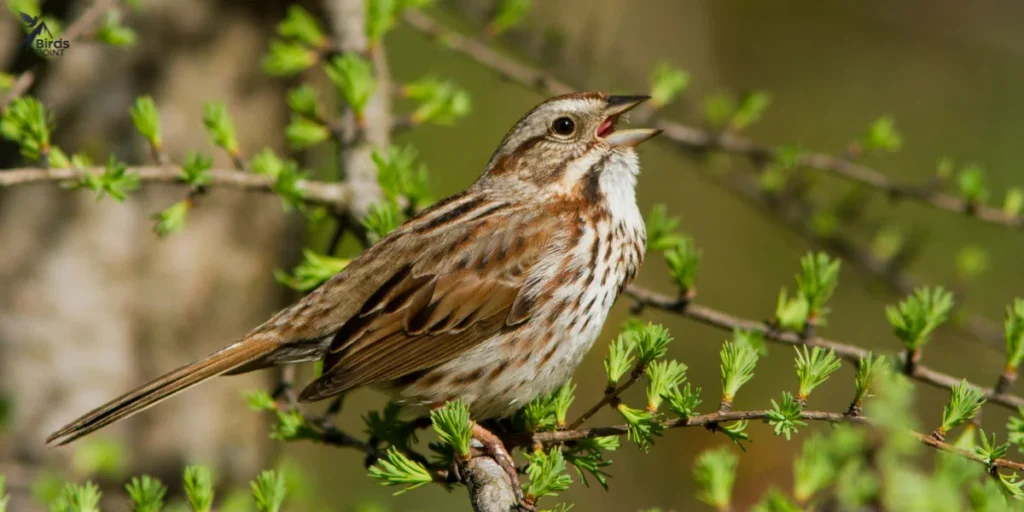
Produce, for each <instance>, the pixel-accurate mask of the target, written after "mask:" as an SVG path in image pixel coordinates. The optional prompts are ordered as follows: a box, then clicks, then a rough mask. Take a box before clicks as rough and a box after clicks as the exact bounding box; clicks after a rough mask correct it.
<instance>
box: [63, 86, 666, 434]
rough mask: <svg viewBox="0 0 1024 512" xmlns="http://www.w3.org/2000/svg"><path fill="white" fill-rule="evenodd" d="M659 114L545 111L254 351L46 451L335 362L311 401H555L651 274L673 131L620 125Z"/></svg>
mask: <svg viewBox="0 0 1024 512" xmlns="http://www.w3.org/2000/svg"><path fill="white" fill-rule="evenodd" d="M646 99H647V97H646V96H608V95H606V94H603V93H596V92H588V93H577V94H569V95H565V96H560V97H557V98H553V99H550V100H548V101H546V102H544V103H542V104H540V105H539V106H537V107H536V108H534V109H533V110H531V111H530V112H529V113H527V114H526V115H525V116H523V118H522V119H520V120H519V122H517V123H516V125H515V126H514V127H513V128H512V129H511V130H510V131H509V132H508V134H507V135H506V136H505V138H504V140H502V142H501V144H500V145H499V146H498V149H497V151H496V152H495V153H494V155H493V156H492V157H491V160H490V162H489V163H488V164H487V168H486V170H485V171H484V173H483V174H482V175H481V176H480V177H479V178H478V179H477V181H476V182H475V183H473V185H472V186H470V187H469V189H467V190H466V191H465V192H462V193H460V194H456V195H454V196H452V197H449V198H448V199H445V200H444V201H441V202H440V203H438V204H436V205H434V206H432V207H431V208H429V209H427V210H426V211H424V212H422V213H421V214H419V215H418V216H416V217H415V218H413V219H412V220H410V221H408V222H407V223H405V224H404V225H402V226H401V227H399V228H398V229H396V230H395V231H394V232H392V233H391V234H389V235H388V236H386V237H384V238H383V239H382V240H381V241H380V242H378V243H377V244H375V245H373V246H372V247H370V248H369V249H367V250H366V251H365V252H364V253H363V254H362V255H361V256H359V257H358V258H356V259H355V260H353V261H352V262H351V263H350V264H349V266H348V267H347V268H345V270H343V271H342V272H341V273H339V274H337V275H335V276H334V277H332V278H331V279H330V280H328V281H327V282H326V283H324V284H323V285H322V286H321V287H319V288H317V289H316V290H314V291H313V292H312V293H310V294H309V295H307V296H306V297H304V298H303V299H302V300H300V301H298V302H297V303H295V304H294V305H292V306H290V307H288V308H286V309H284V310H283V311H281V312H279V313H278V314H277V315H275V316H274V317H273V318H271V319H270V320H268V321H267V322H266V323H264V324H263V325H261V326H259V327H258V328H256V329H255V330H253V331H252V332H251V333H249V334H248V335H246V336H245V338H243V339H242V340H241V341H239V342H237V343H234V344H232V345H230V346H228V347H226V348H224V349H222V350H220V351H219V352H216V353H214V354H211V355H209V356H207V357H205V358H203V359H200V360H199V361H197V362H195V363H193V364H190V365H187V366H183V367H181V368H178V369H177V370H174V371H172V372H170V373H168V374H166V375H164V376H162V377H160V378H158V379H156V380H154V381H153V382H150V383H149V384H146V385H144V386H142V387H140V388H138V389H136V390H134V391H131V392H129V393H127V394H125V395H123V396H121V397H119V398H117V399H115V400H113V401H111V402H109V403H107V404H104V405H102V406H100V407H99V408H97V409H95V410H93V411H92V412H89V413H88V414H86V415H84V416H82V417H81V418H79V419H77V420H75V421H73V422H72V423H70V424H68V425H67V426H65V427H64V428H61V429H60V430H59V431H57V432H55V433H54V434H52V435H51V436H50V437H49V438H48V440H47V441H48V442H57V443H58V444H65V443H68V442H71V441H73V440H75V439H77V438H79V437H81V436H83V435H86V434H88V433H90V432H93V431H95V430H97V429H99V428H102V427H104V426H106V425H109V424H110V423H113V422H115V421H118V420H120V419H123V418H126V417H128V416H130V415H132V414H135V413H137V412H139V411H141V410H143V409H145V408H147V407H150V406H152V405H154V404H156V403H158V402H160V401H161V400H164V399H165V398H167V397H169V396H171V395H174V394H176V393H178V392H180V391H183V390H184V389H186V388H189V387H191V386H194V385H196V384H199V383H200V382H203V381H205V380H207V379H209V378H211V377H215V376H218V375H222V374H228V373H242V372H246V371H251V370H255V369H259V368H264V367H268V366H272V365H277V364H286V363H296V362H303V361H311V360H317V359H321V358H322V359H323V361H324V366H323V368H324V370H323V375H322V376H321V377H320V378H318V379H317V380H316V381H314V382H313V383H311V384H309V386H307V387H306V388H305V390H303V391H302V393H301V395H300V399H301V400H303V401H313V400H320V399H323V398H326V397H330V396H333V395H337V394H339V393H342V392H344V391H346V390H349V389H352V388H355V387H359V386H363V385H366V384H382V385H384V386H386V387H387V388H389V389H390V390H392V391H393V392H394V393H395V395H396V397H397V398H398V399H400V400H402V401H403V402H405V403H407V404H417V405H426V406H431V405H436V404H441V403H443V402H444V401H446V400H452V399H462V400H464V401H465V402H466V403H468V404H470V407H471V412H472V415H473V417H474V419H477V420H480V419H486V418H493V417H500V416H503V415H507V414H509V413H511V412H513V411H514V410H516V409H517V408H519V407H521V406H522V405H524V404H525V403H527V402H528V401H530V400H531V399H533V398H535V397H537V396H538V395H541V394H543V393H547V392H550V391H552V390H553V389H554V388H556V387H557V386H559V385H560V384H561V383H562V382H564V381H565V380H566V379H567V378H568V377H569V376H570V375H571V373H572V372H573V370H574V369H575V368H576V366H577V365H578V364H579V363H580V360H581V359H582V358H583V356H584V354H586V353H587V351H588V350H589V349H590V347H591V345H592V344H593V342H594V340H595V338H596V337H597V336H598V334H599V333H600V331H601V327H602V324H603V323H604V320H605V316H606V315H607V313H608V310H609V308H611V306H612V303H613V302H614V300H615V299H616V297H617V296H618V295H619V293H621V291H622V289H623V287H624V286H625V285H626V284H627V283H628V282H629V281H630V280H631V279H632V278H633V276H634V275H635V274H636V271H637V267H638V266H639V265H640V263H641V261H642V260H643V254H644V247H645V237H646V235H645V232H644V224H643V219H642V217H641V215H640V212H639V210H638V209H637V205H636V198H635V193H634V187H635V184H636V176H637V174H638V173H639V170H640V167H639V162H638V158H637V155H636V153H635V151H634V150H633V146H635V145H637V144H639V143H641V142H643V141H645V140H647V139H649V138H651V137H653V136H655V135H657V134H658V133H659V130H653V129H632V130H621V131H616V130H615V123H616V121H617V120H618V118H619V116H620V115H622V114H623V113H625V112H626V111H628V110H630V109H631V108H633V107H635V106H637V105H638V104H640V103H641V102H643V101H644V100H646ZM475 433H476V434H477V435H478V436H480V437H486V436H487V432H486V431H483V430H482V429H476V430H475ZM491 441H493V439H492V440H491Z"/></svg>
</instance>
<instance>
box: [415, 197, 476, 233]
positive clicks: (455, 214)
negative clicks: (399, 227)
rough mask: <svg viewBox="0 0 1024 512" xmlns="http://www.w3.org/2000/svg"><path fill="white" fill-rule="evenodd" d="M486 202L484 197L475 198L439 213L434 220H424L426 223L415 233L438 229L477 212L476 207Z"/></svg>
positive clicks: (417, 228) (418, 227) (416, 229)
mask: <svg viewBox="0 0 1024 512" xmlns="http://www.w3.org/2000/svg"><path fill="white" fill-rule="evenodd" d="M485 201H487V199H485V198H483V197H474V198H473V199H470V200H469V201H466V202H465V203H463V204H460V205H458V206H455V207H454V208H452V209H451V210H448V211H446V212H444V213H439V214H438V215H437V216H436V217H434V218H432V219H429V220H428V219H426V218H424V219H423V220H424V222H426V223H425V224H423V225H421V226H416V228H415V229H414V230H413V231H414V232H415V233H425V232H427V231H432V230H434V229H437V228H439V227H441V226H444V225H445V224H448V223H450V222H453V221H455V220H456V219H458V218H460V217H462V216H463V215H466V214H468V213H469V212H471V211H473V210H475V209H476V207H478V206H480V205H481V204H483V203H484V202H485Z"/></svg>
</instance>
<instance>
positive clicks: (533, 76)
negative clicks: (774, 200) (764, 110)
mask: <svg viewBox="0 0 1024 512" xmlns="http://www.w3.org/2000/svg"><path fill="white" fill-rule="evenodd" d="M404 18H405V21H406V22H407V23H408V24H409V25H411V26H412V27H414V28H415V29H417V30H419V31H420V32H423V33H424V34H426V35H428V36H431V37H434V38H436V39H438V40H440V41H441V42H442V46H443V47H446V48H448V49H450V50H452V51H455V52H457V53H461V54H463V55H465V56H467V57H470V58H471V59H473V60H475V61H476V62H478V63H479V64H483V65H484V66H487V67H489V68H491V69H493V70H495V71H497V72H498V73H500V74H501V76H503V77H504V78H507V79H509V80H512V81H514V82H517V83H519V84H522V85H525V86H527V87H531V88H533V89H536V90H539V91H541V92H543V93H545V94H547V95H559V94H565V93H568V92H572V91H573V90H574V88H573V87H572V86H570V85H569V84H567V83H565V82H562V81H561V80H558V79H557V78H555V77H554V76H553V75H551V74H549V73H546V72H543V71H540V70H537V69H535V68H532V67H530V66H527V65H524V64H522V63H520V62H517V61H516V60H514V59H512V58H510V57H507V56H505V55H502V54H500V53H499V52H498V51H496V50H494V49H492V48H490V47H489V46H488V45H487V44H486V43H483V42H481V41H478V40H476V39H473V38H470V37H466V36H463V35H462V34H459V33H457V32H455V31H453V30H450V29H448V28H447V27H445V26H444V25H443V24H441V23H439V22H437V21H436V20H435V19H433V18H432V17H430V16H429V15H427V14H425V13H423V12H421V11H417V10H415V9H408V10H406V12H405V15H404ZM637 110H638V112H637V115H639V116H652V115H654V114H655V111H654V110H653V109H651V108H649V107H640V108H639V109H637ZM654 125H655V127H657V128H661V129H662V130H664V133H662V136H661V137H660V139H661V140H667V141H670V142H672V143H673V144H675V145H677V146H678V147H680V148H683V149H686V150H688V151H691V152H697V153H704V152H707V151H709V150H719V151H724V152H726V153H731V154H734V155H739V156H743V157H746V158H748V159H749V160H751V161H754V162H758V163H764V162H773V161H775V160H777V159H778V155H779V148H776V147H773V146H768V145H765V144H760V143H757V142H754V141H752V140H750V139H747V138H745V137H743V136H741V135H737V134H735V133H729V132H723V133H714V132H710V131H707V130H702V129H700V128H694V127H691V126H686V125H684V124H682V123H677V122H674V121H670V120H667V119H655V120H654ZM797 166H798V167H801V168H806V169H808V170H812V171H820V172H824V173H827V174H831V175H833V176H836V177H839V178H842V179H844V180H847V181H850V182H853V183H859V184H862V185H866V186H869V187H871V188H873V189H876V190H878V191H880V192H883V193H885V195H887V196H888V197H889V198H891V199H909V200H913V201H916V202H919V203H921V204H925V205H928V206H931V207H933V208H936V209H939V210H944V211H948V212H952V213H957V214H961V215H965V216H968V217H971V218H974V219H977V220H979V221H982V222H985V223H989V224H993V225H997V226H1003V227H1007V228H1015V229H1017V228H1020V227H1021V226H1022V222H1021V218H1020V217H1010V216H1007V215H1006V214H1005V213H1004V212H1003V211H1002V210H1001V209H999V208H995V207H992V206H987V205H981V204H971V203H968V202H967V201H964V200H962V199H960V198H957V197H954V196H951V195H949V194H945V193H942V192H939V191H936V190H933V189H932V188H930V187H919V186H913V185H907V184H902V183H898V182H896V181H894V180H892V179H891V178H889V177H888V176H886V175H885V174H882V173H881V172H879V171H876V170H874V169H872V168H870V167H867V166H865V165H861V164H858V163H855V162H851V161H850V160H847V159H845V158H840V157H834V156H830V155H827V154H824V153H805V154H803V155H802V156H801V157H800V158H799V159H798V161H797Z"/></svg>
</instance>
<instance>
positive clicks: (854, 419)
mask: <svg viewBox="0 0 1024 512" xmlns="http://www.w3.org/2000/svg"><path fill="white" fill-rule="evenodd" d="M768 413H769V411H767V410H760V411H729V412H714V413H711V414H702V415H699V416H691V417H689V418H678V419H674V420H668V421H665V422H664V423H662V425H663V426H664V427H665V428H669V429H671V428H686V427H702V426H708V425H713V424H717V423H728V422H732V421H742V420H765V419H767V418H768ZM800 419H803V420H807V421H826V422H829V423H841V422H848V423H862V424H870V423H871V420H870V419H869V418H864V417H862V416H851V415H848V414H844V413H838V412H824V411H802V412H801V413H800ZM628 432H629V429H628V427H627V426H626V425H616V426H612V427H595V428H588V429H582V430H562V431H557V432H540V433H537V434H533V435H532V436H531V437H529V443H530V444H532V443H541V444H563V443H570V442H572V441H579V440H581V439H590V438H595V437H604V436H621V435H626V434H627V433H628ZM909 433H910V435H912V436H914V437H915V438H916V439H917V440H918V441H920V442H921V443H924V444H925V445H928V446H931V447H933V448H937V449H939V450H942V451H945V452H949V453H953V454H956V455H959V456H961V457H964V458H967V459H970V460H973V461H976V462H980V463H983V464H986V465H988V466H989V467H994V468H1004V469H1012V470H1014V471H1024V463H1020V462H1014V461H1012V460H1008V459H995V460H993V461H991V462H989V461H987V460H986V459H985V457H983V456H981V455H978V454H976V453H974V452H971V451H968V450H963V449H961V448H957V447H955V446H953V445H951V444H949V443H946V442H943V441H940V440H938V439H935V438H934V437H932V436H930V435H926V434H922V433H920V432H914V431H911V432H909Z"/></svg>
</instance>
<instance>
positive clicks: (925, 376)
mask: <svg viewBox="0 0 1024 512" xmlns="http://www.w3.org/2000/svg"><path fill="white" fill-rule="evenodd" d="M626 293H627V294H629V295H630V296H631V297H632V298H633V299H634V300H636V301H637V302H640V303H643V304H644V305H645V306H648V307H653V308H658V309H661V310H665V311H670V312H673V313H675V314H677V315H679V316H682V317H685V318H689V319H691V320H696V321H698V322H701V323H703V324H706V325H710V326H712V327H717V328H719V329H722V330H725V331H734V330H736V329H742V330H752V331H758V332H761V333H762V334H764V337H765V339H768V340H771V341H775V342H780V343H787V344H790V345H807V346H810V347H822V348H824V349H829V350H834V351H835V353H836V355H837V356H839V357H841V358H843V359H845V360H847V361H850V362H853V363H857V361H859V360H860V358H861V357H864V356H867V355H868V353H869V351H868V350H867V349H864V348H861V347H858V346H856V345H850V344H847V343H841V342H838V341H833V340H829V339H825V338H819V337H815V338H810V339H807V340H803V339H801V337H800V335H799V334H797V333H794V332H790V331H781V330H777V329H772V328H771V326H769V325H767V324H766V323H764V322H756V321H753V320H748V319H745V318H740V317H737V316H733V315H730V314H729V313H725V312H722V311H718V310H716V309H713V308H709V307H707V306H703V305H700V304H693V303H691V304H688V305H686V306H685V307H683V303H682V302H681V301H680V300H679V299H678V298H674V297H670V296H667V295H662V294H659V293H656V292H653V291H651V290H647V289H645V288H641V287H638V286H630V287H628V288H626ZM907 377H910V378H911V379H914V380H917V381H919V382H924V383H925V384H929V385H932V386H935V387H937V388H941V389H949V390H951V389H953V387H954V386H956V385H958V384H959V383H960V379H958V378H956V377H954V376H952V375H949V374H947V373H943V372H940V371H937V370H933V369H931V368H929V367H927V366H925V365H922V364H917V365H914V367H913V369H912V370H911V371H910V373H907ZM968 385H969V386H970V387H973V388H977V389H980V390H981V391H982V393H983V394H984V396H985V400H987V401H988V402H991V403H994V404H998V405H1000V406H1002V407H1005V408H1007V409H1010V410H1014V411H1016V410H1017V409H1018V408H1020V407H1024V397H1020V396H1017V395H1013V394H1009V393H998V392H996V391H995V390H993V389H991V388H984V387H982V386H978V385H977V384H972V383H968Z"/></svg>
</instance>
